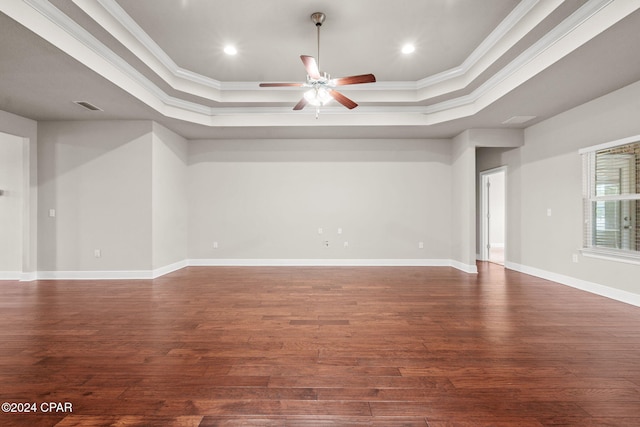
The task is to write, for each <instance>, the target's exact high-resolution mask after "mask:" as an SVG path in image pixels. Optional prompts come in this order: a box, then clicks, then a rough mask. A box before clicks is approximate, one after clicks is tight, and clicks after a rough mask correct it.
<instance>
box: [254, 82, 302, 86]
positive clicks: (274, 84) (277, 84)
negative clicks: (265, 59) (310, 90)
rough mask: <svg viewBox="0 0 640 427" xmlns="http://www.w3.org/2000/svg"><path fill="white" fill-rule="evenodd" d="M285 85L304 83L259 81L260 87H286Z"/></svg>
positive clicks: (300, 84)
mask: <svg viewBox="0 0 640 427" xmlns="http://www.w3.org/2000/svg"><path fill="white" fill-rule="evenodd" d="M287 86H296V87H301V86H304V83H260V87H287Z"/></svg>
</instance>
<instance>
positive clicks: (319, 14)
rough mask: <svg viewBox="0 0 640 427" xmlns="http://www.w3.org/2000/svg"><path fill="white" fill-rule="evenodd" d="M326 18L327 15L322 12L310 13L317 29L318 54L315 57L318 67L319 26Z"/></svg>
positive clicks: (318, 47)
mask: <svg viewBox="0 0 640 427" xmlns="http://www.w3.org/2000/svg"><path fill="white" fill-rule="evenodd" d="M326 18H327V16H326V15H325V14H324V13H322V12H314V13H312V14H311V22H313V23H314V24H315V26H316V30H317V40H318V46H317V49H318V55H317V57H316V58H317V63H318V68H320V27H322V24H323V22H324V20H325V19H326Z"/></svg>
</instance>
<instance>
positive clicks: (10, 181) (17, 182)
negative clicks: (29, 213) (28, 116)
mask: <svg viewBox="0 0 640 427" xmlns="http://www.w3.org/2000/svg"><path fill="white" fill-rule="evenodd" d="M23 147H24V139H23V138H19V137H17V136H13V135H9V134H6V133H1V132H0V280H19V279H20V277H21V274H22V271H23V237H24V234H23V233H24V229H23V215H24V211H23V203H24V193H25V191H24V182H25V181H24V169H23V167H24V166H23Z"/></svg>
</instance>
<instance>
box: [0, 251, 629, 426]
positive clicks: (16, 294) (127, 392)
mask: <svg viewBox="0 0 640 427" xmlns="http://www.w3.org/2000/svg"><path fill="white" fill-rule="evenodd" d="M479 269H480V273H479V274H478V275H477V276H476V275H469V274H465V273H462V272H459V271H457V270H454V269H452V268H448V267H427V268H422V267H416V268H413V267H412V268H398V267H393V268H392V267H389V268H387V267H363V268H352V267H341V268H322V267H318V268H307V267H296V268H280V267H250V268H247V267H244V268H241V267H189V268H186V269H183V270H180V271H177V272H175V273H172V274H169V275H167V276H164V277H162V278H159V279H156V280H153V281H151V280H148V281H147V280H136V281H38V282H30V283H19V282H0V403H2V402H9V403H16V404H17V403H35V404H36V405H37V412H35V413H29V414H25V413H0V425H2V426H54V425H55V426H59V427H64V426H110V425H117V426H181V427H191V426H193V427H196V426H201V427H206V426H300V427H302V426H307V427H308V426H385V427H387V426H389V427H395V426H430V427H445V426H446V427H451V426H457V427H458V426H459V427H468V426H473V427H477V426H479V427H483V426H497V427H501V426H520V427H540V426H556V427H557V426H640V308H637V307H633V306H630V305H627V304H624V303H620V302H616V301H612V300H608V299H606V298H602V297H598V296H595V295H591V294H588V293H585V292H581V291H578V290H575V289H572V288H569V287H565V286H562V285H558V284H555V283H552V282H548V281H545V280H541V279H537V278H535V277H531V276H527V275H523V274H519V273H516V272H513V271H508V270H504V269H503V268H501V267H499V266H497V265H495V264H490V263H481V264H480V265H479ZM49 402H61V403H64V402H70V403H71V404H72V410H73V412H56V411H55V410H52V411H49V412H46V413H45V412H43V410H42V405H43V404H44V408H45V409H48V408H49V407H48V406H47V405H48V403H49Z"/></svg>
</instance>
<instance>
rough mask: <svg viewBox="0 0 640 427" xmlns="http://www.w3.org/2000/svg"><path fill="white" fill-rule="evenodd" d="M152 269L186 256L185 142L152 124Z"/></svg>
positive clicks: (175, 261)
mask: <svg viewBox="0 0 640 427" xmlns="http://www.w3.org/2000/svg"><path fill="white" fill-rule="evenodd" d="M152 138H153V141H152V143H153V145H152V166H151V167H152V181H151V186H152V189H151V191H152V195H151V203H152V206H151V215H152V219H151V223H152V238H153V242H152V251H153V261H152V265H153V269H154V270H156V269H160V268H165V267H167V266H169V265H173V264H176V263H181V262H185V260H186V259H187V191H186V190H187V141H186V140H185V139H184V138H182V137H181V136H179V135H176V134H175V133H173V132H172V131H170V130H168V129H167V128H165V127H163V126H161V125H159V124H157V123H153V134H152Z"/></svg>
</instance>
